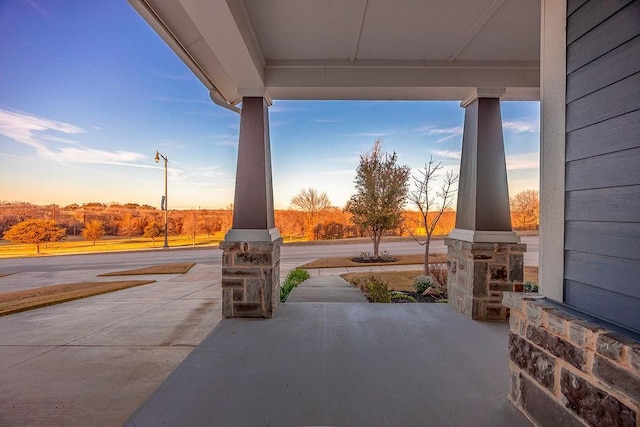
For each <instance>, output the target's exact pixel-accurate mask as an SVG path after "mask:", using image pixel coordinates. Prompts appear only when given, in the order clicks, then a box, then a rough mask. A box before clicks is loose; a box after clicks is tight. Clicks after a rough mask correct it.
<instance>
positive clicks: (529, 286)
mask: <svg viewBox="0 0 640 427" xmlns="http://www.w3.org/2000/svg"><path fill="white" fill-rule="evenodd" d="M523 290H524V291H525V292H538V284H537V283H536V282H529V281H527V282H524V287H523Z"/></svg>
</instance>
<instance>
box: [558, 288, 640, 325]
mask: <svg viewBox="0 0 640 427" xmlns="http://www.w3.org/2000/svg"><path fill="white" fill-rule="evenodd" d="M564 298H565V302H566V303H567V304H569V305H573V306H575V307H576V308H578V309H579V310H581V311H584V312H586V313H588V314H591V315H593V316H595V317H598V318H600V319H603V320H606V321H608V322H611V323H614V324H616V325H619V326H622V327H624V328H626V329H630V330H632V331H633V332H636V333H640V316H639V315H638V313H640V300H638V299H636V298H633V297H629V296H627V295H620V294H616V293H614V292H610V291H607V290H606V289H601V288H597V287H593V286H589V285H585V284H583V283H578V282H574V281H572V280H565V288H564Z"/></svg>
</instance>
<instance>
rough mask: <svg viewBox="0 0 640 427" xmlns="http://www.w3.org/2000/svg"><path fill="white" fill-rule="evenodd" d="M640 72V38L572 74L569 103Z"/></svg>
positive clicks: (568, 95) (568, 88) (568, 84)
mask: <svg viewBox="0 0 640 427" xmlns="http://www.w3.org/2000/svg"><path fill="white" fill-rule="evenodd" d="M638 70H640V36H638V37H634V38H633V39H631V40H629V41H628V42H626V43H624V44H623V45H620V46H618V47H617V48H615V49H613V50H612V51H610V52H609V53H607V54H606V55H603V56H601V57H600V58H598V59H596V60H595V61H593V62H590V63H589V64H587V65H585V66H584V67H582V68H580V69H579V70H577V71H575V72H573V73H571V78H570V79H569V80H568V81H567V102H572V101H575V100H576V99H578V98H581V97H583V96H585V95H589V94H590V93H592V92H595V91H597V90H598V89H601V88H603V87H605V86H609V85H610V84H613V83H615V82H617V81H619V80H622V79H624V78H625V77H629V76H631V75H632V74H634V73H637V72H638Z"/></svg>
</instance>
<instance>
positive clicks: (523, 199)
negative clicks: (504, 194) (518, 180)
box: [511, 190, 540, 230]
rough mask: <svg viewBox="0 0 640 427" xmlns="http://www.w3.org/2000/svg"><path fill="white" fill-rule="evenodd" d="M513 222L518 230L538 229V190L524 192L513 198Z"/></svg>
mask: <svg viewBox="0 0 640 427" xmlns="http://www.w3.org/2000/svg"><path fill="white" fill-rule="evenodd" d="M511 221H512V223H513V226H514V227H516V228H522V229H525V230H532V229H537V228H538V225H539V223H540V196H539V194H538V191H537V190H524V191H521V192H519V193H518V194H516V195H515V196H513V197H512V198H511Z"/></svg>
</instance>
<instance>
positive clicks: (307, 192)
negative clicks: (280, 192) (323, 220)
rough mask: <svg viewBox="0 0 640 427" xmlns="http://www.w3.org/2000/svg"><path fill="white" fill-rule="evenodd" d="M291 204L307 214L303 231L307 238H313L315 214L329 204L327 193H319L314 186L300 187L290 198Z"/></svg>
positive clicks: (315, 222)
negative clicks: (298, 191)
mask: <svg viewBox="0 0 640 427" xmlns="http://www.w3.org/2000/svg"><path fill="white" fill-rule="evenodd" d="M291 204H292V205H293V206H294V207H295V208H298V209H300V210H301V211H303V212H305V213H306V214H307V218H306V224H305V231H306V234H307V238H308V239H311V240H315V233H314V231H313V230H314V228H315V226H316V224H317V214H318V212H320V211H323V210H324V209H327V208H328V207H329V206H331V202H330V201H329V197H328V196H327V193H324V192H323V193H320V192H319V191H318V190H316V189H315V188H311V187H309V188H307V189H304V188H303V189H302V190H301V191H300V193H298V194H297V195H295V196H293V197H292V198H291Z"/></svg>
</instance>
